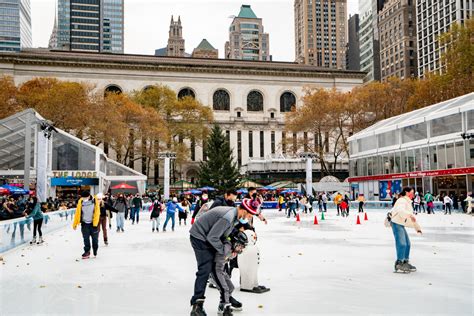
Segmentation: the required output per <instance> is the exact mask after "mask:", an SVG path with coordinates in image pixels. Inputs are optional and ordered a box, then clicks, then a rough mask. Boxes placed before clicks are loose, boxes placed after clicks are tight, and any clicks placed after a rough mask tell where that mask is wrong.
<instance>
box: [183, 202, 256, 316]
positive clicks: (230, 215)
mask: <svg viewBox="0 0 474 316" xmlns="http://www.w3.org/2000/svg"><path fill="white" fill-rule="evenodd" d="M257 211H258V207H257V208H256V207H255V206H254V205H253V204H252V203H251V200H250V199H244V200H243V201H242V204H240V205H239V206H238V207H227V206H220V207H216V208H215V209H213V210H210V211H208V212H206V213H205V214H203V215H202V216H200V217H199V218H198V219H197V220H196V222H195V223H194V225H193V226H192V227H191V229H190V231H189V232H190V242H191V246H192V247H193V250H194V254H195V256H196V262H197V269H198V271H197V272H196V280H195V283H194V294H193V296H192V298H191V306H192V310H191V316H202V315H206V312H205V311H204V300H205V298H206V297H205V293H206V285H207V280H208V278H209V274H210V273H211V272H212V268H213V265H214V260H215V256H216V254H217V253H218V254H220V255H223V254H224V244H223V240H225V239H226V238H227V237H229V235H230V233H231V232H232V230H233V228H234V226H235V225H237V224H238V223H239V219H249V218H250V217H252V216H253V215H256V214H257Z"/></svg>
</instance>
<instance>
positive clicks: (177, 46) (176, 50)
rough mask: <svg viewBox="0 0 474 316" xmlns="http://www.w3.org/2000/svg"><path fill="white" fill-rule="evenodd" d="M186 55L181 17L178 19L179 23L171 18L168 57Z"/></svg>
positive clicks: (167, 48)
mask: <svg viewBox="0 0 474 316" xmlns="http://www.w3.org/2000/svg"><path fill="white" fill-rule="evenodd" d="M184 54H185V51H184V38H183V26H182V25H181V17H180V16H179V17H178V21H174V20H173V17H171V22H170V30H169V36H168V46H166V56H175V57H184Z"/></svg>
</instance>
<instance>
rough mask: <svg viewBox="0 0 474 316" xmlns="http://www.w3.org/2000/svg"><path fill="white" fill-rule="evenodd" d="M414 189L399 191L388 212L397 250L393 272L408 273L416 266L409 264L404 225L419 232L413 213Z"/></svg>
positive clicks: (409, 246) (408, 243) (408, 242)
mask: <svg viewBox="0 0 474 316" xmlns="http://www.w3.org/2000/svg"><path fill="white" fill-rule="evenodd" d="M414 197H415V190H414V189H413V188H410V187H406V188H404V189H403V190H402V192H400V194H399V198H398V200H397V202H396V203H395V205H394V206H393V209H392V211H391V212H390V217H391V218H390V223H391V226H392V231H393V236H394V237H395V248H396V251H397V261H395V272H400V271H401V272H404V273H410V272H415V271H416V268H415V267H414V266H412V265H411V264H410V261H409V260H410V248H411V243H410V238H409V237H408V234H407V231H406V229H405V227H412V228H414V229H415V230H416V232H417V233H419V234H421V227H420V225H419V224H418V222H417V221H416V217H415V215H414V213H413V204H412V201H413V198H414Z"/></svg>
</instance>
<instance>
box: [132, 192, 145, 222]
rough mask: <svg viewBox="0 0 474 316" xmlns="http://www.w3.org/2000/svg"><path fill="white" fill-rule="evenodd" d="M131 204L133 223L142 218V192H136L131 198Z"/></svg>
mask: <svg viewBox="0 0 474 316" xmlns="http://www.w3.org/2000/svg"><path fill="white" fill-rule="evenodd" d="M130 204H131V206H130V219H131V220H132V225H133V224H135V222H137V224H138V221H139V220H140V210H141V209H142V207H143V201H142V199H141V197H140V194H138V193H137V194H136V195H135V196H134V197H133V199H132V200H131V203H130Z"/></svg>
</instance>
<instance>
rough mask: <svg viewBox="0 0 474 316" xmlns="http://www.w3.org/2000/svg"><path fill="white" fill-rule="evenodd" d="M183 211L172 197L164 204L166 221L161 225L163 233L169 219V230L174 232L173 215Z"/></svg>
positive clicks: (176, 199)
mask: <svg viewBox="0 0 474 316" xmlns="http://www.w3.org/2000/svg"><path fill="white" fill-rule="evenodd" d="M177 210H179V211H181V212H182V211H184V209H183V208H182V207H181V206H180V205H179V204H178V198H176V197H174V198H173V199H172V200H171V201H168V203H166V220H165V223H164V224H163V231H164V232H165V231H166V226H168V221H169V220H170V219H171V229H172V230H173V231H174V224H175V217H176V216H175V214H176V211H177Z"/></svg>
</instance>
